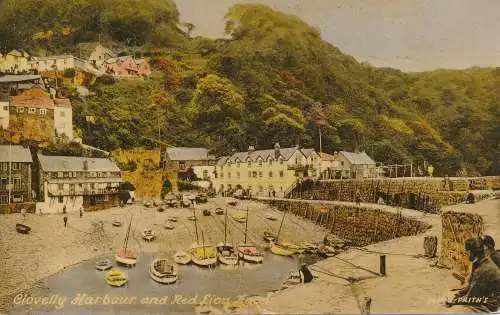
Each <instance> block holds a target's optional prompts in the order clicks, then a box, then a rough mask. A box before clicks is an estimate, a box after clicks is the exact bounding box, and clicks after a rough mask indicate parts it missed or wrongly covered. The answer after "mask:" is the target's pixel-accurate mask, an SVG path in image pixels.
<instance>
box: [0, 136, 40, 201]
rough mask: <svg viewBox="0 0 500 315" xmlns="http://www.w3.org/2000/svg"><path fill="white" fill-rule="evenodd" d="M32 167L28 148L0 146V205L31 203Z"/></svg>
mask: <svg viewBox="0 0 500 315" xmlns="http://www.w3.org/2000/svg"><path fill="white" fill-rule="evenodd" d="M32 167H33V159H32V157H31V152H30V149H29V148H25V147H23V146H20V145H0V205H2V204H3V205H5V204H9V203H25V202H32V200H33V189H32V182H33V181H32V178H31V169H32Z"/></svg>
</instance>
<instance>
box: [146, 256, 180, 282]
mask: <svg viewBox="0 0 500 315" xmlns="http://www.w3.org/2000/svg"><path fill="white" fill-rule="evenodd" d="M177 272H178V270H177V266H176V265H175V264H172V263H170V261H169V260H168V259H166V258H157V259H155V260H153V262H152V263H151V266H150V267H149V276H150V277H151V279H153V280H154V281H156V282H158V283H162V284H171V283H174V282H176V281H177Z"/></svg>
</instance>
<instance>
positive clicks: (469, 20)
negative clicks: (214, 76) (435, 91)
mask: <svg viewBox="0 0 500 315" xmlns="http://www.w3.org/2000/svg"><path fill="white" fill-rule="evenodd" d="M174 1H175V2H176V3H177V6H178V9H179V12H180V14H181V17H180V18H181V21H183V22H191V23H193V24H195V25H196V30H195V31H194V32H193V33H192V34H193V35H202V36H207V37H213V38H217V37H222V36H223V30H224V14H225V13H226V12H227V10H228V9H229V8H230V7H232V6H233V5H234V4H236V3H262V4H266V5H268V6H270V7H272V8H274V9H276V10H279V11H281V12H283V13H286V14H293V15H296V16H298V17H299V18H301V19H302V20H304V21H305V22H307V23H308V24H310V25H312V26H316V27H317V28H319V29H320V30H321V34H322V37H323V39H324V40H326V41H328V42H330V43H332V44H333V45H334V46H336V47H338V48H339V49H340V50H341V51H342V52H344V53H346V54H349V55H352V56H353V57H355V58H356V59H357V60H358V61H360V62H368V63H370V64H372V65H374V66H378V67H392V68H397V69H401V70H403V71H427V70H434V69H440V68H446V69H463V68H469V67H488V66H493V67H495V66H500V1H499V0H174Z"/></svg>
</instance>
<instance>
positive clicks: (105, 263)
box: [95, 259, 113, 271]
mask: <svg viewBox="0 0 500 315" xmlns="http://www.w3.org/2000/svg"><path fill="white" fill-rule="evenodd" d="M112 267H113V263H112V262H111V260H109V259H104V260H99V261H98V262H97V263H96V264H95V269H97V270H100V271H104V270H108V269H111V268H112Z"/></svg>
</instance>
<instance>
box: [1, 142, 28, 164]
mask: <svg viewBox="0 0 500 315" xmlns="http://www.w3.org/2000/svg"><path fill="white" fill-rule="evenodd" d="M11 150H12V151H11ZM9 156H10V157H9ZM10 161H12V162H17V163H32V162H33V159H32V158H31V152H30V149H28V148H25V147H23V146H21V145H12V146H10V145H0V162H10Z"/></svg>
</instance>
